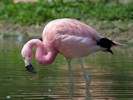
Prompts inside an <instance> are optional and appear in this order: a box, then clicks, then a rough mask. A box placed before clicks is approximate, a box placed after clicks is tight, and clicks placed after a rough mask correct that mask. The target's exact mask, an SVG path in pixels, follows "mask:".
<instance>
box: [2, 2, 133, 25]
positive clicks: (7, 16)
mask: <svg viewBox="0 0 133 100" xmlns="http://www.w3.org/2000/svg"><path fill="white" fill-rule="evenodd" d="M102 1H103V2H102ZM102 1H100V2H95V3H92V2H88V1H87V2H85V1H77V2H72V1H71V2H70V1H67V2H63V0H53V1H52V2H48V1H45V2H44V0H40V1H39V2H34V3H33V2H32V3H17V4H15V3H13V2H11V0H1V1H0V20H6V21H9V22H12V23H19V24H23V25H32V24H41V23H44V22H46V21H50V20H53V19H57V18H64V17H68V18H75V19H79V20H82V21H85V20H87V19H91V20H96V21H99V20H108V21H113V20H122V21H130V20H133V3H129V4H120V3H118V2H109V3H107V2H104V0H102Z"/></svg>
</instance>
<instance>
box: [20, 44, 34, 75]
mask: <svg viewBox="0 0 133 100" xmlns="http://www.w3.org/2000/svg"><path fill="white" fill-rule="evenodd" d="M21 55H22V58H23V60H24V63H25V67H26V69H27V70H28V71H29V72H31V73H36V71H35V69H34V68H33V66H32V58H33V53H32V50H30V49H28V48H27V47H26V46H24V47H23V49H22V51H21Z"/></svg>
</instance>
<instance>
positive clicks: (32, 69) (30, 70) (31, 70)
mask: <svg viewBox="0 0 133 100" xmlns="http://www.w3.org/2000/svg"><path fill="white" fill-rule="evenodd" d="M26 69H27V70H28V71H29V72H31V73H34V74H36V71H35V69H34V68H33V66H32V65H31V64H30V65H28V66H26Z"/></svg>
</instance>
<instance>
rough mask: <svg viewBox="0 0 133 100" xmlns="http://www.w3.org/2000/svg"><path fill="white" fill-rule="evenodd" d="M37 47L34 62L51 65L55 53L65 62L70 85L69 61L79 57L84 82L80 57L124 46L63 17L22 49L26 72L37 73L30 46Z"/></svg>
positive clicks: (48, 26) (81, 23)
mask: <svg viewBox="0 0 133 100" xmlns="http://www.w3.org/2000/svg"><path fill="white" fill-rule="evenodd" d="M34 46H35V47H36V59H37V60H38V62H39V63H41V64H43V65H48V64H51V63H52V62H54V60H55V58H56V56H57V54H58V53H60V54H62V55H63V56H64V57H65V58H66V61H67V64H68V69H69V70H68V71H69V78H70V82H71V83H72V81H73V79H72V71H71V60H72V58H78V59H79V63H80V65H81V68H82V70H83V73H84V76H85V79H86V81H88V80H89V76H88V74H87V72H86V70H85V68H84V64H83V62H82V58H83V57H84V56H87V55H89V54H91V53H94V52H97V51H107V52H110V53H111V54H113V51H112V50H111V47H114V46H126V45H124V44H121V43H118V42H115V41H112V40H110V39H108V38H106V37H103V36H101V35H100V34H99V32H97V31H96V30H95V29H93V28H92V27H90V26H88V25H86V24H84V23H83V22H80V21H78V20H76V19H69V18H62V19H56V20H53V21H51V22H49V23H48V24H47V25H46V26H45V28H44V30H43V33H42V41H41V40H39V39H31V40H29V41H28V42H27V43H26V44H25V45H24V46H23V48H22V51H21V55H22V57H23V59H24V62H25V66H26V69H27V70H28V71H30V72H32V73H36V71H35V69H34V68H33V66H32V63H31V61H32V58H33V50H32V48H33V47H34Z"/></svg>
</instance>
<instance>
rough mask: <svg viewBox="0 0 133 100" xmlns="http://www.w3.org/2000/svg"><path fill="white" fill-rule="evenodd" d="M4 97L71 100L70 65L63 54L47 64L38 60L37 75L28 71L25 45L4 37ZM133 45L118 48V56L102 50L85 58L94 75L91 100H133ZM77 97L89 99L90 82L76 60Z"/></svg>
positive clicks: (0, 94) (0, 62)
mask: <svg viewBox="0 0 133 100" xmlns="http://www.w3.org/2000/svg"><path fill="white" fill-rule="evenodd" d="M0 44H1V45H0V85H1V86H0V99H1V100H2V99H11V100H28V99H30V100H70V97H71V93H69V92H70V91H71V88H70V86H69V78H68V67H67V64H66V61H65V59H64V57H63V56H61V55H58V56H57V58H56V60H55V62H54V63H53V64H51V65H48V66H44V67H42V65H40V64H38V62H37V61H36V60H35V59H34V60H33V65H34V66H35V68H36V70H37V74H31V73H29V72H27V71H26V70H25V67H24V63H23V60H22V58H21V55H20V51H21V48H22V46H23V44H24V42H22V41H18V40H14V39H6V40H0ZM132 50H133V48H132V45H131V44H130V46H128V47H118V48H114V49H113V51H114V55H113V56H112V55H111V54H109V53H104V52H99V53H95V54H92V55H90V56H87V57H85V59H84V63H85V68H86V70H87V73H88V74H89V76H90V80H91V84H90V87H89V99H88V100H132V99H133V61H132V59H133V52H132ZM72 66H73V67H72V71H73V80H74V90H73V92H74V95H73V100H86V82H85V79H84V75H83V72H82V70H81V68H80V66H79V64H78V62H77V61H76V60H74V61H73V63H72Z"/></svg>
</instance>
